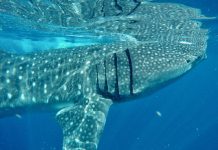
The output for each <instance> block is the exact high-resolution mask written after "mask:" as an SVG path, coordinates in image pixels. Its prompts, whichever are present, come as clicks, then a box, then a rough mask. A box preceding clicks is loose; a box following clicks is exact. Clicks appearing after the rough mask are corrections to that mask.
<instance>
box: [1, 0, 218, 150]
mask: <svg viewBox="0 0 218 150" xmlns="http://www.w3.org/2000/svg"><path fill="white" fill-rule="evenodd" d="M161 2H178V3H183V4H187V5H189V6H192V7H197V8H200V9H201V10H202V11H203V13H204V14H206V15H208V16H218V1H217V0H216V1H210V0H198V1H196V0H192V1H182V0H177V1H175V0H174V1H163V0H161ZM204 27H207V28H209V30H210V38H209V40H208V49H207V55H208V58H207V59H206V60H205V61H203V62H202V63H201V64H199V65H198V66H197V67H196V68H194V69H193V70H192V71H191V72H189V73H188V74H186V75H185V76H184V77H182V78H181V79H179V80H178V81H176V82H174V83H172V84H171V85H169V86H167V87H165V88H163V89H161V90H159V91H157V92H156V93H154V94H153V95H151V96H148V97H145V98H143V99H140V100H136V101H132V102H128V103H123V104H117V105H113V106H112V107H111V110H110V112H109V115H108V118H107V123H106V126H105V130H104V133H103V136H102V139H101V141H100V145H99V150H112V149H113V150H124V149H125V150H164V149H167V150H195V149H196V150H206V149H207V150H218V20H213V21H212V20H211V21H205V24H204ZM157 111H159V112H161V114H162V116H161V117H160V116H158V115H157V113H156V112H157ZM53 115H54V114H29V115H24V116H23V117H22V118H21V119H19V118H17V117H9V118H4V119H0V150H14V149H16V150H54V149H56V150H60V149H61V146H62V133H61V129H60V128H59V126H58V125H57V124H56V122H55V119H54V116H53Z"/></svg>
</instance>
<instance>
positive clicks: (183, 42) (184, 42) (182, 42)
mask: <svg viewBox="0 0 218 150" xmlns="http://www.w3.org/2000/svg"><path fill="white" fill-rule="evenodd" d="M179 43H181V44H187V45H191V44H192V43H191V42H187V41H180V42H179Z"/></svg>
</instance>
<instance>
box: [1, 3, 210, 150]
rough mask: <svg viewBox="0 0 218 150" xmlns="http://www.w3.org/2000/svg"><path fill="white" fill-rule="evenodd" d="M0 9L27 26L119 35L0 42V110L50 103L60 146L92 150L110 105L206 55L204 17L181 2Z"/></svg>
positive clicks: (141, 93) (3, 114)
mask: <svg viewBox="0 0 218 150" xmlns="http://www.w3.org/2000/svg"><path fill="white" fill-rule="evenodd" d="M0 12H1V13H3V14H6V15H12V16H16V17H20V18H21V19H23V20H27V21H32V22H34V24H33V25H30V28H32V29H33V28H34V29H38V30H48V31H51V30H52V29H51V28H46V27H44V26H43V25H44V24H50V25H51V24H53V25H55V26H61V27H62V28H66V29H67V28H70V27H77V28H79V29H80V30H84V31H93V32H95V33H98V34H99V35H101V34H102V35H108V36H111V35H113V36H116V35H117V36H119V39H122V37H125V38H123V39H122V40H118V41H112V42H111V41H110V42H104V43H101V42H95V43H94V44H84V45H78V46H72V45H70V46H68V47H56V48H51V49H46V50H42V47H43V46H42V45H40V44H41V43H40V42H39V43H38V44H39V46H40V50H38V51H31V52H28V53H16V52H14V51H13V52H10V51H7V48H6V49H4V47H1V50H0V116H1V117H6V116H8V115H16V114H22V113H28V112H31V111H44V110H46V109H52V110H53V111H55V112H56V116H55V117H56V120H57V122H58V123H59V125H60V126H61V128H62V131H63V149H64V150H96V149H97V148H98V143H99V140H100V137H101V134H102V132H103V129H104V125H105V123H106V118H107V113H108V111H109V108H110V106H111V105H113V104H116V103H122V102H127V101H131V100H137V99H138V97H141V96H146V95H148V94H150V93H153V92H154V91H155V90H157V89H159V88H161V87H163V86H164V85H167V84H168V83H170V82H171V81H174V80H175V79H178V78H179V77H180V76H182V75H184V74H185V73H186V72H188V71H189V70H191V69H192V68H193V67H194V66H195V65H196V64H198V63H199V62H200V61H202V60H203V59H205V58H206V47H207V39H208V30H207V29H204V28H202V23H201V22H200V20H201V19H205V18H207V17H206V16H204V15H203V14H202V13H201V11H200V10H199V9H196V8H192V7H188V6H185V5H182V4H176V3H157V2H152V1H141V0H107V1H105V0H83V1H74V0H73V1H65V2H61V1H59V0H54V1H44V0H41V1H30V0H29V1H19V0H13V1H10V0H8V1H2V2H1V4H0ZM27 12H29V13H27ZM1 28H2V30H4V26H2V27H1ZM54 30H56V29H54ZM89 40H90V38H89ZM91 43H93V42H91ZM8 44H10V40H8ZM54 44H57V43H54ZM12 45H13V43H12ZM34 47H37V44H34ZM36 49H37V48H36Z"/></svg>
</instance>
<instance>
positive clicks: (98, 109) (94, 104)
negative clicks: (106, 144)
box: [56, 97, 112, 150]
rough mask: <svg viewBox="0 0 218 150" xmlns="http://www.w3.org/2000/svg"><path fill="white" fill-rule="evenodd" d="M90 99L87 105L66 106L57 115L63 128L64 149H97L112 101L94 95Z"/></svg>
mask: <svg viewBox="0 0 218 150" xmlns="http://www.w3.org/2000/svg"><path fill="white" fill-rule="evenodd" d="M85 101H86V102H87V99H86V100H85ZM88 101H89V102H88V103H87V104H85V105H84V104H81V105H74V106H72V107H68V108H64V109H62V110H61V111H59V112H58V113H57V115H56V117H57V120H58V122H59V123H60V125H61V127H62V129H63V136H64V138H63V140H64V141H63V149H64V150H68V149H71V150H77V149H84V150H97V146H98V142H99V138H100V136H101V133H102V131H103V128H104V125H105V122H106V116H107V112H108V110H109V107H110V105H111V103H112V102H111V101H110V100H108V99H103V98H100V97H93V98H90V99H89V100H88Z"/></svg>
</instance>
